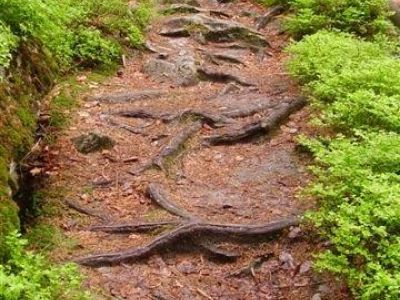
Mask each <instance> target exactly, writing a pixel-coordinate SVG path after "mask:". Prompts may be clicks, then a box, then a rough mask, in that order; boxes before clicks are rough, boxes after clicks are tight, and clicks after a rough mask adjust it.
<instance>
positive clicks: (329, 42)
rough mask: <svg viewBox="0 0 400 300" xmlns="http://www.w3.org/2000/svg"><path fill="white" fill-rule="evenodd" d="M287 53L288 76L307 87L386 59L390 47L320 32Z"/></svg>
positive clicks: (289, 49)
mask: <svg viewBox="0 0 400 300" xmlns="http://www.w3.org/2000/svg"><path fill="white" fill-rule="evenodd" d="M286 51H287V52H288V53H289V54H290V55H291V59H290V60H289V62H288V66H287V67H288V70H289V71H290V73H292V74H293V75H295V76H296V77H298V78H299V79H300V80H301V82H302V83H309V82H312V81H314V80H319V79H320V78H321V77H334V76H336V75H337V74H338V73H340V72H341V71H342V69H343V68H345V67H348V68H349V69H351V68H354V67H356V66H357V65H358V64H360V63H361V62H366V61H368V60H370V59H381V58H383V57H385V58H387V57H388V56H389V54H390V53H391V52H392V51H393V47H392V46H390V45H387V44H386V43H384V42H380V43H374V42H367V41H363V40H360V39H357V38H355V37H354V36H353V35H351V34H347V33H337V32H330V31H327V30H321V31H319V32H318V33H316V34H313V35H311V36H307V37H305V38H304V39H303V40H301V41H300V42H298V43H294V44H292V45H290V46H289V47H288V48H287V50H286Z"/></svg>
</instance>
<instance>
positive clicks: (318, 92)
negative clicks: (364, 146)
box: [288, 31, 400, 132]
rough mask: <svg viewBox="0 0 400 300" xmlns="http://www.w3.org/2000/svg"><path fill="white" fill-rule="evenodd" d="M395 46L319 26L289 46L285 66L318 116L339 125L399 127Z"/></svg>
mask: <svg viewBox="0 0 400 300" xmlns="http://www.w3.org/2000/svg"><path fill="white" fill-rule="evenodd" d="M393 49H394V47H392V46H391V45H390V44H383V43H382V42H379V43H378V42H375V43H374V42H367V41H362V40H359V39H356V38H355V37H352V36H350V35H348V34H343V33H332V32H328V31H320V32H318V33H316V34H314V35H312V36H308V37H305V38H304V39H303V40H302V41H301V42H299V43H297V44H294V45H292V46H290V47H289V48H288V51H289V53H290V54H291V55H292V57H293V58H292V59H291V60H290V62H289V63H288V68H289V70H290V72H291V73H292V74H294V75H295V76H297V77H298V78H299V79H300V80H301V81H302V82H303V83H304V84H306V86H307V89H308V91H309V93H310V95H311V96H312V98H313V99H314V100H315V101H314V103H315V104H316V105H324V110H323V112H322V114H321V115H320V119H321V120H322V121H323V122H324V123H325V124H327V125H329V126H334V127H339V128H340V129H343V130H348V129H366V130H375V129H377V130H379V129H386V130H391V131H395V132H400V131H399V130H400V119H399V117H398V114H399V111H400V102H399V96H398V95H400V60H399V59H397V58H395V57H394V56H392V55H391V53H392V52H393V51H394V50H393Z"/></svg>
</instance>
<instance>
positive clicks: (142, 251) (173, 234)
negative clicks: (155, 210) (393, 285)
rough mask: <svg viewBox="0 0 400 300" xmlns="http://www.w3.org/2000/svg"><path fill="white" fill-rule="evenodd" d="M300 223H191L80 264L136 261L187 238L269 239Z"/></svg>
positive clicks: (98, 264) (290, 221)
mask: <svg viewBox="0 0 400 300" xmlns="http://www.w3.org/2000/svg"><path fill="white" fill-rule="evenodd" d="M298 223H299V221H298V219H297V218H294V217H293V218H288V219H284V220H279V221H276V222H271V223H267V224H262V225H238V224H233V225H225V224H211V223H188V224H184V225H181V226H179V227H178V228H176V229H174V230H172V231H170V232H167V233H165V234H162V235H161V236H159V237H158V238H156V239H155V240H153V241H152V242H150V243H149V244H147V245H145V246H143V247H139V248H132V249H127V250H124V251H120V252H115V253H108V254H98V255H92V256H88V257H84V258H81V259H78V260H76V262H77V263H79V264H81V265H84V266H91V267H99V266H102V265H106V264H119V263H124V262H133V261H137V260H139V259H143V258H147V257H149V256H150V255H153V254H154V253H156V252H158V251H160V250H164V249H165V248H167V247H171V246H173V245H174V244H176V243H179V242H182V241H183V240H185V239H187V238H194V237H195V238H196V239H200V238H204V237H209V236H227V237H232V236H235V237H256V236H264V237H267V236H271V235H274V234H278V233H280V232H281V231H282V230H284V229H286V228H289V227H290V226H297V225H298Z"/></svg>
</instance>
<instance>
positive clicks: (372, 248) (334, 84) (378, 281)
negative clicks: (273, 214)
mask: <svg viewBox="0 0 400 300" xmlns="http://www.w3.org/2000/svg"><path fill="white" fill-rule="evenodd" d="M314 2H317V1H294V3H295V4H294V10H295V11H296V10H298V15H296V16H294V17H292V18H295V19H296V18H297V19H298V21H299V20H301V19H303V18H304V17H305V16H306V15H305V12H306V11H304V10H299V9H298V7H299V6H298V5H299V3H308V6H310V5H314ZM318 2H319V3H321V2H326V3H327V2H329V3H331V1H318ZM381 2H382V1H361V2H360V1H351V4H350V2H349V1H337V2H335V3H336V4H334V3H333V2H332V7H331V6H328V8H326V10H324V11H322V13H323V14H324V18H322V19H324V20H325V17H326V18H327V19H328V20H329V22H328V25H326V24H323V25H318V26H316V27H314V28H313V30H310V31H306V30H305V29H306V28H307V26H303V25H304V23H299V24H297V25H296V27H297V28H298V31H297V32H302V33H307V32H311V31H314V29H319V28H320V27H323V28H328V29H331V28H332V26H333V25H332V24H340V26H336V25H335V26H334V27H335V28H338V29H342V30H343V31H349V32H353V33H354V32H355V33H358V34H359V35H362V36H364V35H365V34H366V33H377V32H381V30H377V29H379V28H387V26H386V25H385V26H384V27H381V26H378V27H376V25H377V24H385V23H387V22H388V21H387V20H385V19H381V18H380V17H378V16H382V17H383V16H386V13H382V11H381V10H380V9H378V8H379V7H383V6H382V5H383V4H382V3H381ZM385 2H386V1H385ZM337 5H339V6H340V7H341V8H346V10H349V11H354V6H357V7H359V10H360V11H364V12H366V13H365V14H362V16H359V17H357V14H355V15H354V18H355V19H354V20H353V19H351V20H344V19H341V18H337V17H336V15H332V14H331V11H330V8H332V9H333V8H335V7H336V8H337ZM346 5H347V6H346ZM374 5H375V6H374ZM376 5H378V6H377V7H376ZM372 7H375V8H376V10H375V17H376V18H375V19H374V20H372V19H370V16H371V8H372ZM311 10H312V13H311V11H309V13H310V16H309V17H307V19H310V20H308V22H306V24H311V23H312V22H314V20H313V19H314V17H315V16H314V14H317V13H319V9H316V8H315V9H314V8H312V9H311ZM341 10H342V9H339V10H335V11H336V13H337V12H338V11H341ZM311 15H312V16H311ZM366 16H367V17H368V18H366ZM339 21H340V23H336V22H339ZM324 23H326V22H325V21H324ZM289 24H291V25H290V26H293V24H295V23H293V19H292V20H289ZM302 24H303V25H302ZM374 28H375V29H374ZM287 51H288V52H289V54H290V55H291V59H290V61H289V63H288V70H289V71H290V72H291V73H292V74H293V75H294V76H295V77H297V78H298V79H299V81H300V83H302V84H303V85H304V91H305V93H306V94H308V95H309V97H310V99H311V103H312V106H313V108H314V109H315V110H314V111H315V112H316V117H315V119H314V124H316V125H318V126H320V127H322V128H327V129H329V130H321V132H325V134H323V133H321V134H320V135H319V136H316V137H314V138H306V137H303V138H301V143H302V144H303V145H305V146H306V147H308V149H309V150H310V151H311V152H312V153H313V154H314V156H315V165H314V166H313V167H312V168H311V170H312V172H313V173H314V174H315V180H314V182H313V183H312V184H311V185H310V186H309V187H308V188H307V190H306V191H305V193H306V195H309V196H312V197H314V198H316V199H317V200H318V203H319V207H320V208H319V210H318V211H316V212H312V213H310V214H309V218H310V220H311V221H313V222H314V224H315V225H316V227H317V228H318V229H319V231H320V233H321V235H322V236H323V237H326V238H329V240H330V242H331V246H330V249H329V250H328V251H326V252H325V253H322V254H320V255H319V256H318V260H317V263H316V267H317V268H318V269H319V270H328V271H330V272H333V273H334V274H336V275H337V276H338V278H340V279H346V280H347V282H348V284H349V286H350V287H351V289H352V291H353V293H354V295H355V296H356V297H357V298H359V299H368V300H372V299H374V300H375V299H376V300H378V299H379V300H380V299H393V300H394V299H399V297H400V273H399V272H398V270H399V268H400V231H399V228H400V117H399V113H400V101H399V100H400V96H399V95H400V60H399V59H398V57H397V56H396V54H397V52H398V46H397V45H396V43H395V42H392V40H391V39H390V37H385V36H382V35H375V36H369V37H368V41H367V40H364V39H362V38H360V37H359V36H356V35H354V34H350V33H343V32H340V31H338V30H335V31H328V30H326V29H324V30H320V31H318V32H316V33H315V34H313V35H309V36H305V37H304V38H303V39H302V40H301V41H300V42H298V43H295V44H292V45H291V46H289V48H288V50H287ZM326 132H329V133H330V134H327V133H326ZM332 132H334V133H332Z"/></svg>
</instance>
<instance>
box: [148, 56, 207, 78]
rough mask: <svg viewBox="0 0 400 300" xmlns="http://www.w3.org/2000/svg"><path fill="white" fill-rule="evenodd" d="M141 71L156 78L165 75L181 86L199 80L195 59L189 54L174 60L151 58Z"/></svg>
mask: <svg viewBox="0 0 400 300" xmlns="http://www.w3.org/2000/svg"><path fill="white" fill-rule="evenodd" d="M143 71H144V72H145V73H146V74H148V75H151V76H153V77H155V78H157V79H165V77H166V78H168V79H170V80H172V81H173V82H175V83H176V84H178V85H182V86H191V85H195V84H197V83H198V81H199V79H198V76H197V69H196V61H195V59H194V57H193V56H190V55H182V56H179V57H178V58H176V59H175V61H174V62H169V61H166V60H162V59H157V58H151V59H150V60H148V61H147V62H146V63H145V64H144V66H143Z"/></svg>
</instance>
